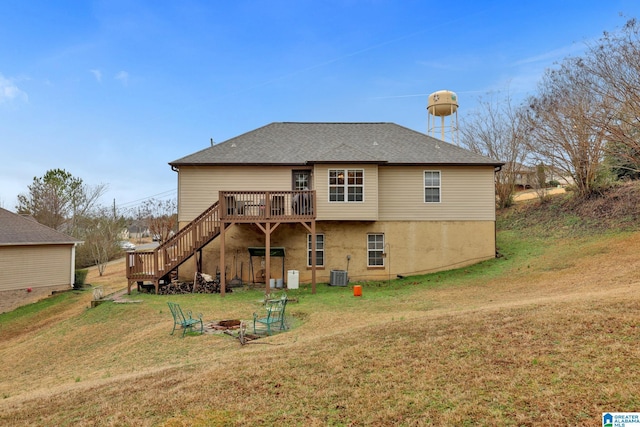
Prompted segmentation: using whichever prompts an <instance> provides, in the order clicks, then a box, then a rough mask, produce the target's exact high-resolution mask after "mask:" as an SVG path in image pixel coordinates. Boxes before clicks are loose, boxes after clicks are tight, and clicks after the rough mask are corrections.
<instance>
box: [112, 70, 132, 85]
mask: <svg viewBox="0 0 640 427" xmlns="http://www.w3.org/2000/svg"><path fill="white" fill-rule="evenodd" d="M114 78H115V79H116V80H119V81H120V83H122V84H123V85H124V86H126V85H127V84H128V83H129V73H127V72H126V71H120V72H118V74H116V75H115V77H114Z"/></svg>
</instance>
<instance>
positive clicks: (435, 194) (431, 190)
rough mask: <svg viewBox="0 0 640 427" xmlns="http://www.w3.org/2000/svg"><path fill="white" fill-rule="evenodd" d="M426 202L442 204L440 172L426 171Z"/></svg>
mask: <svg viewBox="0 0 640 427" xmlns="http://www.w3.org/2000/svg"><path fill="white" fill-rule="evenodd" d="M424 202H425V203H440V171H424Z"/></svg>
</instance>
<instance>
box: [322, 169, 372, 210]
mask: <svg viewBox="0 0 640 427" xmlns="http://www.w3.org/2000/svg"><path fill="white" fill-rule="evenodd" d="M329 201H330V202H362V201H364V169H329Z"/></svg>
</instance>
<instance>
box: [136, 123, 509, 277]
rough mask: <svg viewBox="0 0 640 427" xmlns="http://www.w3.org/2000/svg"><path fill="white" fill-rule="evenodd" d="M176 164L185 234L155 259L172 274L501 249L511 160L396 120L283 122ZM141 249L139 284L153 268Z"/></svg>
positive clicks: (408, 259)
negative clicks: (498, 200) (499, 203)
mask: <svg viewBox="0 0 640 427" xmlns="http://www.w3.org/2000/svg"><path fill="white" fill-rule="evenodd" d="M170 165H171V167H172V169H173V170H174V171H176V172H177V175H178V221H179V227H180V230H181V231H182V233H180V232H179V233H177V235H176V236H174V238H172V240H170V241H168V242H165V243H164V244H163V247H161V248H160V252H161V254H160V255H158V254H156V255H155V257H156V258H154V259H152V258H149V259H147V260H146V265H147V266H150V265H151V264H154V263H155V264H154V265H156V266H161V268H162V274H166V273H167V272H168V270H169V269H171V268H174V267H175V265H176V264H177V263H180V264H179V270H178V271H179V275H180V276H181V277H183V278H185V279H188V278H189V277H191V278H192V277H193V274H194V272H195V270H200V271H203V272H207V273H209V274H214V273H215V272H216V271H218V272H221V276H222V278H223V280H226V282H228V281H229V280H232V279H234V278H235V279H236V280H237V279H238V278H239V279H241V281H242V282H244V283H247V282H249V283H252V282H253V283H255V282H260V283H263V282H264V283H268V282H270V280H269V279H272V278H273V279H283V280H284V281H286V280H287V277H286V274H285V273H284V272H285V271H289V270H295V271H297V272H299V281H300V282H301V283H305V282H313V283H314V285H315V283H316V282H319V283H323V282H325V283H326V282H329V281H330V280H331V272H332V271H334V270H340V271H347V273H348V277H349V280H350V281H352V282H353V281H366V280H386V279H388V278H395V277H396V276H410V275H418V274H424V273H429V272H435V271H439V270H445V269H452V268H457V267H462V266H465V265H469V264H473V263H477V262H479V261H482V260H486V259H489V258H492V257H494V256H495V253H496V242H495V187H494V174H495V171H496V170H497V169H498V168H499V167H500V166H501V165H502V163H501V162H499V161H497V160H494V159H490V158H486V157H483V156H480V155H478V154H475V153H472V152H470V151H468V150H465V149H463V148H460V147H458V146H455V145H451V144H449V143H446V142H443V141H440V140H437V139H434V138H432V137H430V136H427V135H424V134H422V133H419V132H416V131H413V130H411V129H408V128H405V127H402V126H399V125H396V124H393V123H271V124H269V125H267V126H264V127H261V128H259V129H256V130H253V131H250V132H248V133H245V134H243V135H240V136H237V137H235V138H232V139H229V140H227V141H225V142H223V143H220V144H216V145H213V146H211V147H207V148H206V149H204V150H201V151H198V152H196V153H193V154H190V155H188V156H186V157H183V158H181V159H178V160H175V161H173V162H171V163H170ZM180 235H182V237H180ZM196 236H199V237H196ZM187 240H188V241H189V242H187ZM260 248H262V249H263V251H262V252H261V251H260ZM267 249H268V250H267ZM265 250H266V253H265V252H264V251H265ZM256 255H257V256H256ZM260 255H262V256H260ZM130 257H131V260H130V261H131V262H130V265H128V267H127V268H128V269H129V271H130V272H131V273H132V274H131V275H130V283H131V282H132V281H133V279H134V278H135V277H134V274H137V275H138V276H137V277H138V278H140V279H147V280H148V279H150V278H151V276H145V274H144V273H145V271H143V270H144V269H143V268H141V265H142V264H141V262H142V261H141V259H142V258H141V256H138V257H137V259H138V262H137V263H136V259H134V257H133V256H130ZM189 257H191V258H193V259H194V261H193V262H187V261H186V259H187V258H189ZM162 266H164V267H162ZM143 276H144V277H143ZM153 277H154V278H155V280H158V278H159V276H158V273H157V272H156V273H155V276H153Z"/></svg>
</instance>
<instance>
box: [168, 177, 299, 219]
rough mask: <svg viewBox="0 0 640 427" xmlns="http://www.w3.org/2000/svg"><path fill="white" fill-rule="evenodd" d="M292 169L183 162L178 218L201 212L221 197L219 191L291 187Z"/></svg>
mask: <svg viewBox="0 0 640 427" xmlns="http://www.w3.org/2000/svg"><path fill="white" fill-rule="evenodd" d="M298 169H299V168H298ZM291 170H292V168H291V167H285V166H274V167H261V166H247V167H233V166H216V167H213V166H181V167H180V173H179V179H178V221H180V222H182V221H191V220H192V219H194V218H195V217H197V216H198V215H200V214H201V213H202V212H203V211H204V210H205V209H207V208H208V207H209V206H211V205H212V204H213V203H215V202H216V201H217V200H218V192H219V191H271V190H281V191H289V190H291Z"/></svg>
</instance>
